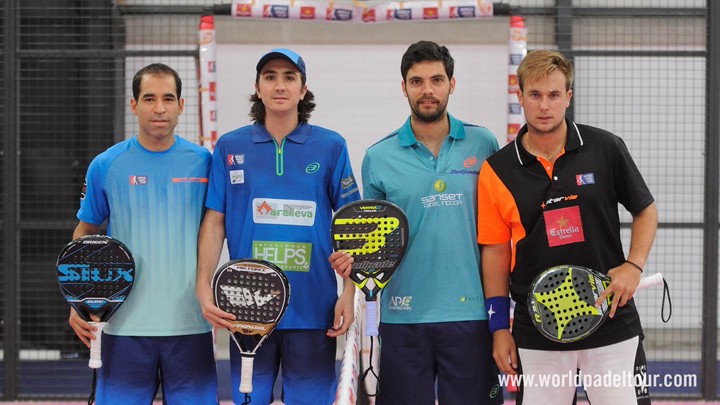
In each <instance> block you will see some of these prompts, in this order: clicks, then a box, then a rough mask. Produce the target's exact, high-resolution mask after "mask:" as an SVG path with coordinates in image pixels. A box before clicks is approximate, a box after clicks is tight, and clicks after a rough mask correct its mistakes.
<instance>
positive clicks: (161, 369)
mask: <svg viewBox="0 0 720 405" xmlns="http://www.w3.org/2000/svg"><path fill="white" fill-rule="evenodd" d="M102 363H103V364H102V367H101V368H100V369H99V370H98V383H97V390H96V394H95V399H96V403H97V405H115V404H117V405H134V404H138V405H147V404H151V403H152V402H153V399H154V398H155V395H156V393H157V391H158V388H159V387H160V386H161V383H162V393H163V398H164V400H165V402H166V403H168V404H172V405H217V404H218V403H219V402H218V395H217V371H216V369H215V357H214V353H213V338H212V334H211V333H210V332H208V333H202V334H198V335H183V336H158V337H138V336H115V335H108V334H103V336H102Z"/></svg>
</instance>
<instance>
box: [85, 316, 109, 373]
mask: <svg viewBox="0 0 720 405" xmlns="http://www.w3.org/2000/svg"><path fill="white" fill-rule="evenodd" d="M88 323H89V324H90V325H92V326H94V327H95V328H96V330H95V331H93V335H94V336H95V339H92V340H90V361H89V362H88V366H90V368H100V367H102V359H101V349H102V331H103V328H104V327H105V325H107V322H88Z"/></svg>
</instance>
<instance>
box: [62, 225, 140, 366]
mask: <svg viewBox="0 0 720 405" xmlns="http://www.w3.org/2000/svg"><path fill="white" fill-rule="evenodd" d="M57 280H58V285H59V286H60V292H61V293H62V294H63V296H64V297H65V300H66V301H67V302H68V304H70V306H72V307H73V308H74V309H75V311H77V313H78V314H79V315H80V317H81V318H82V319H83V320H84V321H86V322H89V323H90V324H92V325H93V326H95V327H96V328H97V330H96V331H95V332H93V333H94V334H95V339H94V340H91V342H90V362H89V363H88V365H89V366H90V368H93V369H97V368H100V367H102V360H101V357H100V355H101V346H102V344H101V337H102V329H103V328H104V327H105V325H106V323H107V321H108V320H109V319H110V317H111V316H112V315H113V314H114V313H115V311H117V309H118V308H119V307H120V305H122V303H123V302H125V299H126V298H127V296H128V294H130V290H131V289H132V286H133V282H134V281H135V261H134V260H133V257H132V255H131V254H130V251H129V250H128V248H127V247H126V246H125V245H123V244H122V243H121V242H120V241H118V240H116V239H113V238H111V237H109V236H104V235H89V236H83V237H81V238H78V239H75V240H74V241H72V242H70V243H68V244H67V245H66V246H65V247H64V248H63V249H62V251H61V252H60V255H59V256H58V259H57ZM90 315H97V316H98V317H99V318H100V321H99V322H94V321H93V320H92V319H91V318H90Z"/></svg>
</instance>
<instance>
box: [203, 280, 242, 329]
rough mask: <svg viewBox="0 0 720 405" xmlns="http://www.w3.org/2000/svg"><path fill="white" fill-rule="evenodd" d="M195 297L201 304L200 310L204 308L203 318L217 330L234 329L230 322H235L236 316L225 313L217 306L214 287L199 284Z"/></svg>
mask: <svg viewBox="0 0 720 405" xmlns="http://www.w3.org/2000/svg"><path fill="white" fill-rule="evenodd" d="M195 295H196V296H197V299H198V302H199V303H200V308H202V314H203V317H205V319H207V321H208V322H210V324H212V326H214V327H216V328H230V327H232V323H230V321H232V320H235V315H233V314H231V313H229V312H225V311H223V310H222V309H220V308H218V307H217V306H216V305H215V298H214V297H213V292H212V287H211V286H210V285H204V284H202V283H198V284H197V285H196V286H195Z"/></svg>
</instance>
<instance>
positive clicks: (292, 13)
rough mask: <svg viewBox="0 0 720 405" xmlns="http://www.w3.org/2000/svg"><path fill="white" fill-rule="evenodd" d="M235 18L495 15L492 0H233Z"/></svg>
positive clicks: (349, 19)
mask: <svg viewBox="0 0 720 405" xmlns="http://www.w3.org/2000/svg"><path fill="white" fill-rule="evenodd" d="M231 13H232V16H233V17H235V18H244V19H253V20H278V19H280V20H307V21H333V22H363V23H375V22H389V21H434V20H451V19H478V18H490V17H492V16H493V3H492V1H488V0H476V1H463V0H448V1H408V2H403V1H399V2H387V3H375V4H374V5H369V4H364V3H362V2H358V1H354V2H353V1H347V0H345V1H342V0H340V1H312V0H305V1H302V0H233V3H232V8H231Z"/></svg>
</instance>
